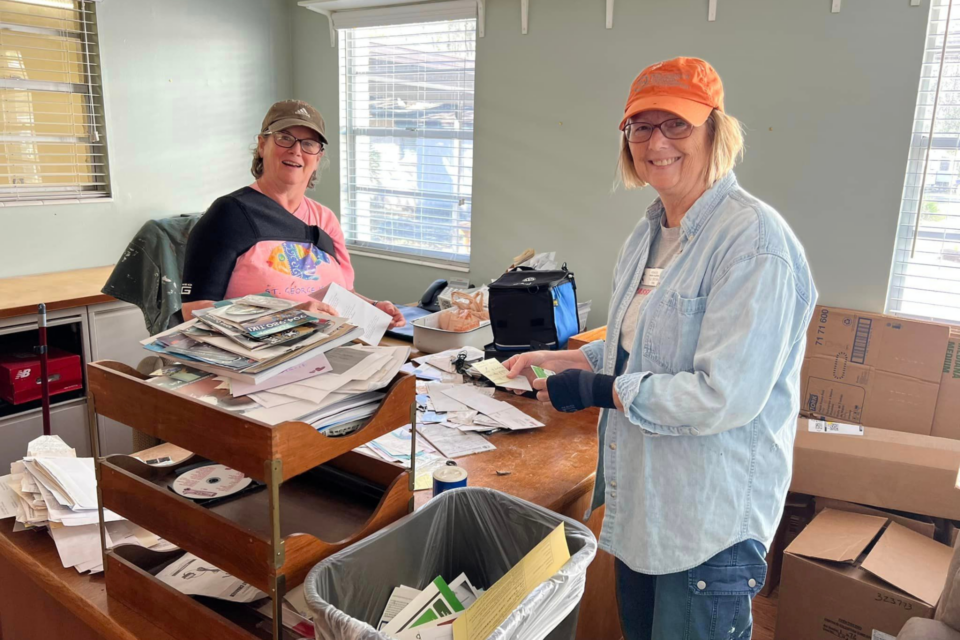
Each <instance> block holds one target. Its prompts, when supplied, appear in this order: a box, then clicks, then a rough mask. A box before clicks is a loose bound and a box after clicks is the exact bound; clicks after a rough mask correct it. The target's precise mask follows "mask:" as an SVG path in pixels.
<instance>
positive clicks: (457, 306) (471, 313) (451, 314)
mask: <svg viewBox="0 0 960 640" xmlns="http://www.w3.org/2000/svg"><path fill="white" fill-rule="evenodd" d="M451 300H452V302H453V307H452V308H450V309H447V310H446V311H441V312H440V317H439V318H437V319H438V320H439V322H440V328H441V329H443V330H444V331H455V332H457V333H462V332H464V331H473V330H474V329H476V328H478V327H479V326H480V323H481V322H484V321H486V320H489V319H490V313H489V312H488V311H487V310H486V309H484V308H483V294H482V293H481V292H479V291H478V292H477V293H473V294H470V293H463V292H462V291H454V292H453V294H451Z"/></svg>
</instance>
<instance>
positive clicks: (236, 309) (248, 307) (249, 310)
mask: <svg viewBox="0 0 960 640" xmlns="http://www.w3.org/2000/svg"><path fill="white" fill-rule="evenodd" d="M266 311H270V309H268V308H265V307H255V306H253V305H252V304H237V303H234V304H232V305H230V306H229V307H227V310H226V313H227V315H228V316H252V315H254V314H257V313H264V312H266Z"/></svg>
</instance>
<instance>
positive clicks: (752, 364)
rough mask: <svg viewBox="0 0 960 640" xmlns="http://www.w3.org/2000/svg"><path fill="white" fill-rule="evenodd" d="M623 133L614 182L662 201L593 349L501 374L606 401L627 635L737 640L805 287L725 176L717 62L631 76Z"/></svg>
mask: <svg viewBox="0 0 960 640" xmlns="http://www.w3.org/2000/svg"><path fill="white" fill-rule="evenodd" d="M620 130H621V131H623V136H622V138H621V142H620V157H619V175H620V180H621V181H622V182H623V184H624V185H625V186H626V187H627V188H628V189H634V188H640V187H645V186H647V185H649V186H651V187H653V188H654V190H656V192H657V194H658V196H659V198H657V200H655V201H654V203H653V204H652V205H651V206H650V207H649V208H648V209H647V211H646V214H645V215H644V216H642V217H641V219H640V222H639V223H638V224H637V226H636V228H635V229H634V231H633V233H632V234H631V236H630V237H629V239H628V240H627V242H626V244H625V245H624V246H623V249H622V250H621V252H620V257H619V259H618V261H617V266H616V270H615V273H614V293H613V296H612V299H611V301H610V311H609V317H608V320H607V337H606V340H605V341H604V340H601V341H597V342H593V343H591V344H589V345H587V346H585V347H583V349H581V350H580V351H574V352H551V351H542V352H535V353H529V354H524V355H520V356H515V357H514V358H513V359H512V360H511V361H509V362H508V363H507V364H508V365H509V367H510V369H511V376H516V375H519V374H521V373H522V374H524V375H527V376H528V377H530V378H531V380H532V382H533V386H534V388H535V389H537V390H539V395H538V397H539V398H540V399H541V400H543V401H548V402H551V403H552V404H553V406H554V407H555V408H556V409H558V410H560V411H579V410H582V409H585V408H587V407H591V406H596V407H602V409H603V410H602V412H601V417H600V423H599V433H600V438H599V439H600V456H599V461H598V467H597V481H596V486H595V490H594V501H593V508H597V507H599V506H600V505H601V504H606V512H605V514H604V520H603V530H602V533H601V535H600V547H601V548H602V549H605V550H606V551H608V552H610V553H612V554H613V555H614V556H615V557H616V586H617V596H618V603H619V606H620V620H621V624H622V626H623V631H624V634H625V636H626V637H627V638H628V639H629V640H640V639H643V640H646V639H656V640H681V639H683V640H708V639H714V638H723V639H741V640H748V639H749V638H750V634H751V630H752V627H753V621H752V616H751V611H750V609H751V601H752V598H753V597H754V596H755V595H756V593H757V592H758V591H759V590H760V588H761V587H762V586H763V583H764V580H765V579H766V569H767V567H766V563H765V560H764V558H765V555H766V550H767V549H768V548H769V545H770V543H771V541H772V540H773V537H774V534H775V532H776V530H777V525H778V523H779V521H780V517H781V515H782V513H783V504H784V501H785V499H786V495H787V488H788V487H789V485H790V475H791V468H792V464H793V440H794V433H795V429H796V416H797V413H798V410H799V408H800V397H799V393H800V366H801V363H802V361H803V353H804V349H805V347H806V342H805V336H806V328H807V324H808V323H809V321H810V317H811V315H812V313H813V307H814V304H815V303H816V299H817V291H816V288H815V287H814V284H813V279H812V277H811V274H810V269H809V268H808V266H807V262H806V258H805V257H804V252H803V247H801V246H800V242H799V241H798V240H797V238H796V237H795V236H794V234H793V232H792V231H791V230H790V227H789V226H788V225H787V223H786V222H785V221H784V220H783V218H781V217H780V215H779V214H778V213H777V212H776V211H774V210H773V209H772V208H771V207H770V206H768V205H767V204H765V203H763V202H761V201H760V200H757V199H756V198H754V197H753V196H751V195H750V194H749V193H747V192H746V191H744V190H743V189H742V188H741V187H740V186H739V184H738V183H737V180H736V178H735V177H734V174H733V167H734V165H735V164H736V162H737V160H738V158H739V157H740V155H741V152H742V149H743V135H742V133H741V128H740V124H739V123H738V122H737V121H736V120H735V119H734V118H732V117H731V116H729V115H727V114H726V113H725V111H724V105H723V85H722V84H721V82H720V76H719V75H717V72H716V71H715V70H714V69H713V67H711V66H710V65H709V64H707V63H706V62H704V61H703V60H698V59H695V58H677V59H674V60H668V61H666V62H661V63H658V64H655V65H652V66H650V67H648V68H646V69H644V70H643V72H641V73H640V75H639V76H637V78H636V79H635V80H634V82H633V85H632V86H631V88H630V94H629V96H628V98H627V106H626V109H625V111H624V115H623V120H622V121H621V123H620ZM530 365H539V366H542V367H543V368H545V369H549V370H552V371H554V372H557V373H556V375H553V376H551V377H549V378H547V379H546V380H536V379H534V376H533V374H532V373H530V371H529V367H530Z"/></svg>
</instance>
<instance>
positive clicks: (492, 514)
mask: <svg viewBox="0 0 960 640" xmlns="http://www.w3.org/2000/svg"><path fill="white" fill-rule="evenodd" d="M561 522H563V523H564V531H565V533H566V538H567V547H568V548H569V550H570V560H569V561H567V563H566V564H565V565H564V566H563V567H562V568H561V569H560V571H559V572H558V573H557V574H556V575H554V576H553V577H552V578H550V579H549V580H548V581H546V582H544V583H543V584H541V585H540V586H538V587H537V588H536V589H534V590H533V592H531V593H530V594H529V595H527V597H526V598H525V599H524V600H523V602H521V604H520V606H519V607H518V608H517V609H516V610H515V611H514V612H513V613H512V614H510V616H509V617H508V618H507V619H506V620H505V621H504V622H503V623H502V624H501V625H500V627H498V628H497V630H496V631H495V632H494V633H493V634H491V635H490V636H489V640H508V639H509V640H543V639H549V640H573V638H574V636H575V635H576V628H577V614H578V609H579V603H580V598H581V596H583V588H584V584H585V582H586V574H587V567H588V566H589V564H590V562H591V561H592V560H593V557H594V556H595V555H596V553H597V541H596V538H594V536H593V534H592V533H591V532H590V530H589V529H588V528H587V527H586V526H584V525H583V524H581V523H579V522H576V521H574V520H571V519H569V518H565V517H563V516H561V515H558V514H556V513H554V512H553V511H550V510H548V509H544V508H543V507H538V506H537V505H535V504H532V503H529V502H526V501H525V500H520V499H519V498H515V497H513V496H509V495H507V494H505V493H501V492H499V491H494V490H492V489H485V488H479V487H477V488H474V487H467V488H464V489H454V490H452V491H445V492H443V493H441V494H440V495H439V496H437V497H436V498H434V499H432V500H431V501H430V502H428V503H427V504H426V505H424V506H423V508H421V509H420V510H419V511H417V512H415V513H413V514H411V515H409V516H406V517H405V518H403V519H401V520H399V521H397V522H395V523H394V524H392V525H390V526H389V527H386V528H384V529H382V530H381V531H378V532H377V533H375V534H373V535H371V536H370V537H368V538H365V539H364V540H361V541H360V542H358V543H356V544H354V545H352V546H350V547H347V548H346V549H344V550H342V551H340V552H339V553H336V554H334V555H332V556H330V557H329V558H327V559H325V560H323V561H322V562H320V563H319V564H318V565H317V566H315V567H314V568H313V569H312V570H311V571H310V574H309V575H308V576H307V579H306V582H305V583H304V592H305V594H306V599H307V603H308V604H309V606H310V609H311V611H313V614H314V626H315V628H316V637H317V640H388V639H389V636H387V635H384V634H382V633H380V632H379V631H377V629H376V624H377V622H378V621H379V620H380V614H381V613H382V612H383V609H384V607H385V606H386V604H387V600H388V599H389V598H390V594H391V592H392V591H393V589H394V587H397V586H399V585H401V584H403V585H406V586H408V587H415V588H417V589H422V588H424V587H425V586H426V585H427V584H429V583H430V582H431V581H432V580H433V579H434V578H436V577H437V576H438V575H439V576H443V579H444V580H447V581H450V580H453V579H454V578H456V577H457V576H458V575H460V574H461V573H466V575H467V577H468V578H469V579H470V581H471V582H472V583H473V585H474V586H476V587H478V588H482V589H489V588H490V587H491V586H493V584H494V583H495V582H496V581H497V580H499V579H500V577H502V576H503V575H504V574H505V573H507V571H509V570H510V569H511V568H513V566H514V565H515V564H517V563H518V562H519V561H520V560H521V559H522V558H523V557H524V556H525V555H526V554H527V553H528V552H529V551H530V550H532V549H533V548H534V547H535V546H536V545H537V544H538V543H540V541H541V540H543V539H544V538H545V537H546V536H547V535H548V534H549V533H550V532H551V531H553V530H554V529H555V528H556V527H557V525H559V524H560V523H561Z"/></svg>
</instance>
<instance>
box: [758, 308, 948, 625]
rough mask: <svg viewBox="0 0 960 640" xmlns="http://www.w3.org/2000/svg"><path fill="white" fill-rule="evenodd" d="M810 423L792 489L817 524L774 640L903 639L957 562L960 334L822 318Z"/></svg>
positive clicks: (797, 560) (785, 589)
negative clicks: (952, 542)
mask: <svg viewBox="0 0 960 640" xmlns="http://www.w3.org/2000/svg"><path fill="white" fill-rule="evenodd" d="M801 414H802V415H801V418H800V419H799V420H798V422H797V438H796V444H795V447H794V476H793V482H792V484H791V491H794V492H799V493H805V494H810V495H813V496H816V498H815V503H816V511H817V515H816V517H815V518H814V519H813V521H812V522H811V523H810V524H809V526H807V527H806V528H805V529H804V530H803V532H802V533H800V535H799V536H797V538H796V540H795V541H794V542H793V543H792V544H790V545H789V546H787V547H786V551H785V553H784V557H783V561H782V575H781V585H780V602H779V607H778V608H779V616H778V623H777V633H776V638H777V640H793V639H797V640H799V639H801V638H802V639H803V640H811V639H814V640H815V639H818V638H823V639H826V638H837V637H842V638H868V639H869V638H884V639H886V638H895V637H896V634H897V633H898V632H899V631H900V628H901V627H902V626H903V624H904V623H905V622H906V621H907V620H908V619H910V618H911V617H915V616H919V617H932V616H933V612H934V610H935V609H936V605H937V602H938V600H939V597H940V591H941V589H942V588H943V583H944V579H945V577H946V571H947V566H948V565H949V562H950V557H951V555H952V549H951V548H950V547H949V546H947V545H944V544H941V543H940V542H937V541H935V540H934V537H935V535H936V536H938V537H939V539H940V540H946V539H949V537H950V534H951V533H952V528H951V527H949V526H945V525H948V523H946V522H945V521H949V520H960V489H958V472H960V331H957V330H956V329H954V330H953V332H951V328H950V327H948V326H945V325H939V324H935V323H930V322H920V321H914V320H905V319H902V318H895V317H891V316H884V315H880V314H874V313H866V312H861V311H851V310H847V309H836V308H831V307H823V306H821V307H818V308H817V309H816V311H815V313H814V317H813V321H812V322H811V325H810V328H809V330H808V333H807V354H806V358H805V359H804V364H803V371H802V374H801ZM818 420H827V421H834V422H839V423H847V424H850V425H862V427H860V426H858V427H856V428H845V427H842V426H841V427H837V428H836V429H835V430H833V429H827V430H826V432H824V431H823V425H822V424H817V421H818ZM938 523H939V529H938Z"/></svg>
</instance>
